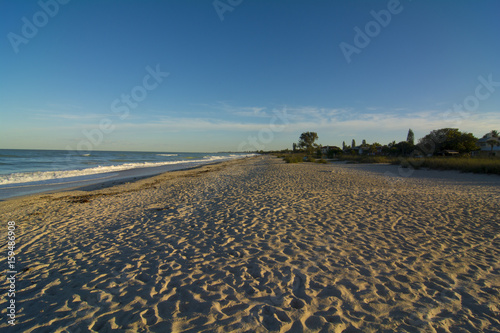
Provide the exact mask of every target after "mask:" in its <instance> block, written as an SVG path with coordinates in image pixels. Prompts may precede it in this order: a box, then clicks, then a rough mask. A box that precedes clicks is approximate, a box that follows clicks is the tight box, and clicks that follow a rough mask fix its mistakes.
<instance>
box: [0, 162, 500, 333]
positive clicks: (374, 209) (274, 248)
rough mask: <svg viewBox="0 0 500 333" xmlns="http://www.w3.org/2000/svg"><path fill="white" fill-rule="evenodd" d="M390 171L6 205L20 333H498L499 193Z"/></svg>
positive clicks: (231, 172) (229, 180)
mask: <svg viewBox="0 0 500 333" xmlns="http://www.w3.org/2000/svg"><path fill="white" fill-rule="evenodd" d="M391 170H392V171H393V170H397V169H394V166H375V167H374V166H368V165H353V164H350V165H349V164H348V165H339V164H312V163H299V164H285V163H284V162H283V161H282V160H280V159H277V158H273V157H268V156H257V157H252V158H246V159H241V160H233V161H227V162H222V163H217V164H214V165H209V166H202V167H200V168H197V169H194V170H187V171H186V170H183V171H176V172H169V173H164V174H162V175H158V176H155V177H150V178H147V179H141V180H138V181H136V182H133V183H128V184H121V185H117V186H113V187H107V188H103V189H98V190H95V191H90V189H89V190H87V191H82V190H79V191H71V192H58V193H53V194H43V195H38V196H31V197H27V198H23V199H13V200H8V201H4V202H0V214H2V216H4V218H5V219H6V220H8V221H15V224H16V244H17V245H16V248H17V251H18V254H17V255H18V256H19V261H18V262H16V269H17V271H18V273H17V275H16V288H17V290H18V292H17V293H16V311H17V312H16V321H17V322H16V326H15V329H16V330H17V331H25V332H32V331H38V330H46V331H49V330H50V331H55V330H68V331H91V332H92V331H95V332H97V331H106V330H122V331H124V332H134V331H143V332H165V331H174V332H193V331H197V332H207V333H208V332H213V331H217V330H220V331H237V332H245V331H253V332H286V331H288V330H291V331H308V332H322V331H326V332H335V331H344V330H351V331H412V330H421V331H435V330H446V331H458V330H466V331H491V332H498V331H500V330H499V329H498V328H499V327H500V319H499V315H500V307H499V306H498V304H500V262H499V261H498V258H499V257H500V228H499V225H500V218H499V216H498V200H497V198H498V199H500V186H499V185H500V183H498V182H493V183H491V181H489V180H488V178H489V177H488V176H485V175H474V174H472V177H466V178H461V179H457V178H456V177H455V174H451V173H447V172H445V173H446V174H443V173H442V172H438V173H440V175H441V176H444V175H445V176H446V177H440V178H439V177H436V175H435V174H433V172H427V171H424V170H419V171H420V172H419V173H418V174H417V175H416V176H417V177H415V178H407V179H400V180H399V181H397V182H392V183H391V182H388V181H387V179H386V178H385V177H384V174H385V172H386V171H391ZM459 175H462V174H459ZM3 243H4V242H2V244H3ZM6 265H7V263H6V258H5V257H4V258H1V257H0V266H2V267H6ZM3 275H5V274H3ZM2 281H3V282H2V289H4V290H6V289H5V288H6V286H7V281H6V279H5V278H3V279H2ZM6 302H7V298H6V297H5V298H1V299H0V313H1V314H2V317H5V315H6V306H7V305H6V304H7V303H6ZM39 307H42V309H43V311H39V310H38V308H39ZM7 326H8V325H7V322H6V321H2V322H0V328H4V329H5V328H7ZM9 328H11V327H9Z"/></svg>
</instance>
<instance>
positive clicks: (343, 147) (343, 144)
mask: <svg viewBox="0 0 500 333" xmlns="http://www.w3.org/2000/svg"><path fill="white" fill-rule="evenodd" d="M345 149H346V146H345V141H342V150H345Z"/></svg>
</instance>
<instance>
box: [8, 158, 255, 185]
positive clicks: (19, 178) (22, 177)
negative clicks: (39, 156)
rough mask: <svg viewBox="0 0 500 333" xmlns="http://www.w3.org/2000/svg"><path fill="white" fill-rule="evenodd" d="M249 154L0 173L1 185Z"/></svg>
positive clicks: (191, 162) (199, 161)
mask: <svg viewBox="0 0 500 333" xmlns="http://www.w3.org/2000/svg"><path fill="white" fill-rule="evenodd" d="M246 156H249V155H237V156H212V155H207V156H204V157H203V159H202V160H200V159H198V160H179V161H169V162H155V163H153V162H143V163H125V164H119V165H110V166H98V167H93V168H86V169H79V170H66V171H38V172H19V173H12V174H8V175H0V185H6V184H20V183H32V182H39V181H48V180H57V179H67V178H73V177H81V176H88V175H96V174H102V173H108V172H116V171H123V170H130V169H136V168H151V167H160V166H165V165H175V164H196V163H199V164H204V163H207V162H210V161H217V160H223V159H226V160H231V159H235V158H241V157H246Z"/></svg>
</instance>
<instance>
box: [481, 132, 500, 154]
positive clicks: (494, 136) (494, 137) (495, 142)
mask: <svg viewBox="0 0 500 333" xmlns="http://www.w3.org/2000/svg"><path fill="white" fill-rule="evenodd" d="M483 138H488V140H486V143H487V144H489V145H490V147H491V155H493V147H495V146H500V139H499V138H498V131H496V130H493V131H491V132H489V133H487V134H486V135H485V136H483Z"/></svg>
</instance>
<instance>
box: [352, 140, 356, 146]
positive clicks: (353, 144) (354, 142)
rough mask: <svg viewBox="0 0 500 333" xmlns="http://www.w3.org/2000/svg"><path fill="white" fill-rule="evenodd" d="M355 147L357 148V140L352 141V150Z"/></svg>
mask: <svg viewBox="0 0 500 333" xmlns="http://www.w3.org/2000/svg"><path fill="white" fill-rule="evenodd" d="M354 147H356V140H354V139H352V144H351V148H354Z"/></svg>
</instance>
